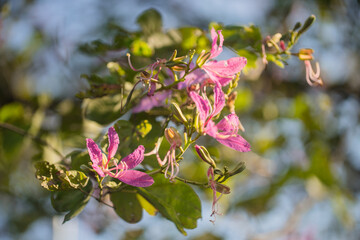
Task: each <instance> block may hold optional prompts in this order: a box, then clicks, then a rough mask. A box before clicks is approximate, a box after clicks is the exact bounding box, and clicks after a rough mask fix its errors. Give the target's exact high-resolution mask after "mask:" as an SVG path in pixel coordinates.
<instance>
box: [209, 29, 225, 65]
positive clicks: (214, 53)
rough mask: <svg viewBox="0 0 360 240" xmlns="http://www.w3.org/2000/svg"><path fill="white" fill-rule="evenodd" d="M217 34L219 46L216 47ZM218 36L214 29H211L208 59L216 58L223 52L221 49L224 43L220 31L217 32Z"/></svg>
mask: <svg viewBox="0 0 360 240" xmlns="http://www.w3.org/2000/svg"><path fill="white" fill-rule="evenodd" d="M218 34H219V36H220V43H219V46H218V45H217V40H218ZM218 34H217V33H216V31H215V29H214V28H212V29H211V39H212V45H211V52H210V53H211V55H210V58H215V57H217V56H218V55H219V54H220V53H221V52H222V50H223V49H222V47H223V42H224V36H223V35H222V34H221V31H218Z"/></svg>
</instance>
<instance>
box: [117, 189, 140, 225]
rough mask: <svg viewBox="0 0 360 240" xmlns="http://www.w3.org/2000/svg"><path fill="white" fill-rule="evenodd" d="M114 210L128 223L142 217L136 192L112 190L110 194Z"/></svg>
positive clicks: (137, 220)
mask: <svg viewBox="0 0 360 240" xmlns="http://www.w3.org/2000/svg"><path fill="white" fill-rule="evenodd" d="M110 199H111V202H112V203H113V204H114V207H115V212H116V213H117V215H119V217H121V218H122V219H124V220H125V221H126V222H128V223H137V222H139V221H140V220H141V218H142V207H141V204H140V202H139V200H138V199H137V197H136V193H129V192H113V193H111V195H110Z"/></svg>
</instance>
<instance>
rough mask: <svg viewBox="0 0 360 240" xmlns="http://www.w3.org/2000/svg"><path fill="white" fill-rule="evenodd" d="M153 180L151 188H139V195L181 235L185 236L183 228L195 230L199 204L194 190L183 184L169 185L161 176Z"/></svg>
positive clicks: (199, 210)
mask: <svg viewBox="0 0 360 240" xmlns="http://www.w3.org/2000/svg"><path fill="white" fill-rule="evenodd" d="M154 180H155V183H154V184H153V185H152V186H150V187H147V188H140V189H139V194H140V195H141V196H142V197H144V198H145V199H146V200H147V201H149V202H150V203H151V204H152V205H153V206H154V207H155V208H157V209H158V210H159V212H160V213H161V214H162V215H163V216H164V217H165V218H167V219H169V220H170V221H172V222H174V224H175V225H176V227H177V228H178V230H179V231H180V232H181V233H183V234H186V232H185V231H184V228H189V229H193V228H195V227H196V226H197V219H199V218H201V202H200V199H199V197H198V196H197V194H196V193H195V192H194V190H193V189H192V188H191V187H190V186H188V185H187V184H185V183H183V182H179V181H177V182H175V183H171V182H169V180H168V179H165V178H164V177H163V176H161V175H158V176H155V177H154Z"/></svg>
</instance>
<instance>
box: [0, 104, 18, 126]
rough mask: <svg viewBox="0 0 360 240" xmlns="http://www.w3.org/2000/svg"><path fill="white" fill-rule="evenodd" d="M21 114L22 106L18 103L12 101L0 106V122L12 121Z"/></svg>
mask: <svg viewBox="0 0 360 240" xmlns="http://www.w3.org/2000/svg"><path fill="white" fill-rule="evenodd" d="M23 116H24V107H23V106H22V105H21V104H20V103H17V102H13V103H9V104H6V105H4V106H2V107H1V108H0V122H14V121H16V120H19V119H22V118H23Z"/></svg>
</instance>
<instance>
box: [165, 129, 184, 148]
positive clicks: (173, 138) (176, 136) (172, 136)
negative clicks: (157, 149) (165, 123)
mask: <svg viewBox="0 0 360 240" xmlns="http://www.w3.org/2000/svg"><path fill="white" fill-rule="evenodd" d="M165 137H166V139H167V140H168V142H169V143H170V144H171V145H175V146H176V147H181V145H182V140H181V136H180V133H179V132H178V131H177V130H176V129H175V128H173V127H170V128H166V129H165Z"/></svg>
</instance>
